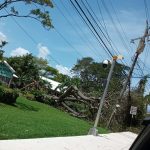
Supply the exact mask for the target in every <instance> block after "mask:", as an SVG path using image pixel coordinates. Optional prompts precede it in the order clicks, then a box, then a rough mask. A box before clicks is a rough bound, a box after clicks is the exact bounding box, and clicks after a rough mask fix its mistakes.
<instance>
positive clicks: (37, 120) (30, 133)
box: [0, 97, 107, 139]
mask: <svg viewBox="0 0 150 150" xmlns="http://www.w3.org/2000/svg"><path fill="white" fill-rule="evenodd" d="M0 115H1V117H0V139H14V138H38V137H57V136H73V135H86V134H87V133H88V130H89V129H90V127H91V126H92V125H91V124H90V123H88V122H86V121H84V120H81V119H78V118H75V117H72V116H70V115H69V114H67V113H65V112H62V111H60V110H58V109H55V108H53V107H50V106H48V105H45V104H42V103H39V102H35V101H29V100H27V99H25V98H23V97H19V98H18V99H17V102H16V104H15V105H14V106H10V105H6V104H3V103H0ZM99 130H100V132H101V133H106V132H107V131H106V130H105V129H103V128H100V129H99Z"/></svg>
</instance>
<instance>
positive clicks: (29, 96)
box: [24, 92, 35, 100]
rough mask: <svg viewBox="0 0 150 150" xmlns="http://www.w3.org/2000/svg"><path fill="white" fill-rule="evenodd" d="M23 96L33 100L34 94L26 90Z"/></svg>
mask: <svg viewBox="0 0 150 150" xmlns="http://www.w3.org/2000/svg"><path fill="white" fill-rule="evenodd" d="M24 97H26V98H27V99H29V100H35V96H34V94H32V93H29V92H26V93H25V94H24Z"/></svg>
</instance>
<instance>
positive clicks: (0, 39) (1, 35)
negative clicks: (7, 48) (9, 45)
mask: <svg viewBox="0 0 150 150" xmlns="http://www.w3.org/2000/svg"><path fill="white" fill-rule="evenodd" d="M2 41H7V37H6V35H5V34H4V33H2V32H0V44H1V43H2Z"/></svg>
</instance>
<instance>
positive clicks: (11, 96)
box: [0, 86, 19, 104]
mask: <svg viewBox="0 0 150 150" xmlns="http://www.w3.org/2000/svg"><path fill="white" fill-rule="evenodd" d="M18 96H19V95H18V92H17V91H15V90H13V89H10V88H7V87H4V86H0V102H3V103H7V104H13V103H15V102H16V99H17V97H18Z"/></svg>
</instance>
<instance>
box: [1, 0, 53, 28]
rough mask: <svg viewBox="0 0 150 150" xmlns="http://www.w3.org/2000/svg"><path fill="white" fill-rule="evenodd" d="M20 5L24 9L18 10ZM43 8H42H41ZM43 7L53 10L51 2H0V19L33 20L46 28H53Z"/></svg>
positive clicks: (5, 0) (40, 0) (47, 0)
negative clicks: (22, 5)
mask: <svg viewBox="0 0 150 150" xmlns="http://www.w3.org/2000/svg"><path fill="white" fill-rule="evenodd" d="M20 4H24V6H26V9H20V8H19V6H21V5H20ZM42 7H43V8H42ZM44 7H47V8H53V3H52V1H51V0H1V2H0V12H1V15H0V18H6V17H10V16H14V17H23V18H31V19H35V20H36V21H38V22H41V24H42V25H43V26H44V27H45V28H47V29H50V28H52V27H53V25H52V23H51V18H50V15H49V11H48V10H46V9H45V8H44Z"/></svg>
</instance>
